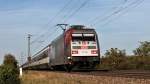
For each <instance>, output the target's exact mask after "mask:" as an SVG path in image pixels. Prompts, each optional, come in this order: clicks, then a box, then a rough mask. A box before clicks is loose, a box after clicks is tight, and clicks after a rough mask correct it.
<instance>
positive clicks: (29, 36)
mask: <svg viewBox="0 0 150 84" xmlns="http://www.w3.org/2000/svg"><path fill="white" fill-rule="evenodd" d="M31 36H32V35H31V34H28V61H29V62H30V61H31V51H30V46H31V44H30V43H31V42H30V40H31Z"/></svg>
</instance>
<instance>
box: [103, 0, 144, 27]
mask: <svg viewBox="0 0 150 84" xmlns="http://www.w3.org/2000/svg"><path fill="white" fill-rule="evenodd" d="M142 2H144V0H139V2H138V3H136V4H135V5H134V6H133V7H132V8H136V7H137V6H139V5H140V4H141V3H142ZM128 11H130V9H128V10H125V11H124V12H122V13H120V14H118V16H117V17H115V18H114V19H110V20H109V21H107V22H106V23H104V24H102V25H101V26H105V25H108V24H109V23H111V22H113V21H114V20H116V19H117V18H119V17H121V16H122V15H124V14H126V13H127V12H128Z"/></svg>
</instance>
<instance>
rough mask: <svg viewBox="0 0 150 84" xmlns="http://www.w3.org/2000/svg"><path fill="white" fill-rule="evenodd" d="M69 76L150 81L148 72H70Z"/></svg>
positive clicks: (149, 72)
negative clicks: (79, 75) (78, 75)
mask: <svg viewBox="0 0 150 84" xmlns="http://www.w3.org/2000/svg"><path fill="white" fill-rule="evenodd" d="M71 74H81V75H92V76H111V77H126V78H139V79H150V71H130V70H129V71H90V72H72V73H71Z"/></svg>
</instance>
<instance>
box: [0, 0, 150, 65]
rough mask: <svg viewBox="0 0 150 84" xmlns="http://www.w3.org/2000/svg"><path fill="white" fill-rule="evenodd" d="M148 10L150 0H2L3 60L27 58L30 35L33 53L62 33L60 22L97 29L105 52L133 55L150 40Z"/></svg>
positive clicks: (0, 46)
mask: <svg viewBox="0 0 150 84" xmlns="http://www.w3.org/2000/svg"><path fill="white" fill-rule="evenodd" d="M149 9H150V0H0V63H2V61H3V57H4V55H5V54H8V53H11V54H13V55H15V56H16V58H17V59H18V60H19V59H22V60H23V61H25V60H26V57H27V35H28V34H31V35H32V36H31V54H32V55H33V54H35V53H36V52H37V51H39V50H40V49H42V48H43V47H45V46H46V45H48V44H49V43H50V42H51V41H52V40H54V39H55V38H56V37H57V36H58V35H60V34H62V30H61V29H60V28H58V27H56V26H55V25H56V24H60V23H67V24H69V25H76V24H80V25H85V26H87V27H90V28H94V29H95V30H96V31H97V34H98V36H99V42H100V48H101V53H102V55H103V54H104V53H105V51H106V50H108V49H110V48H119V49H125V50H126V52H127V54H129V55H130V54H133V53H132V51H133V50H134V49H135V48H137V47H138V46H139V45H140V44H139V42H140V41H150V37H149V36H150V24H149V22H150V16H149V15H150V11H149ZM37 39H38V40H37ZM21 56H22V57H21Z"/></svg>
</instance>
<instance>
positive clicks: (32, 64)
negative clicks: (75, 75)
mask: <svg viewBox="0 0 150 84" xmlns="http://www.w3.org/2000/svg"><path fill="white" fill-rule="evenodd" d="M99 63H100V48H99V40H98V35H97V33H96V31H95V30H94V29H92V28H86V27H85V26H83V25H72V26H70V27H69V28H68V29H67V30H66V31H65V32H64V33H63V34H61V35H60V36H59V37H57V38H56V39H55V40H53V41H52V42H51V43H50V44H49V45H48V46H46V47H45V48H44V49H42V50H41V51H39V52H38V53H37V54H35V55H34V56H32V58H31V60H30V61H28V62H26V63H24V64H23V65H22V68H23V69H37V70H38V69H65V70H67V71H71V70H74V69H94V68H95V66H96V65H98V64H99Z"/></svg>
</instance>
